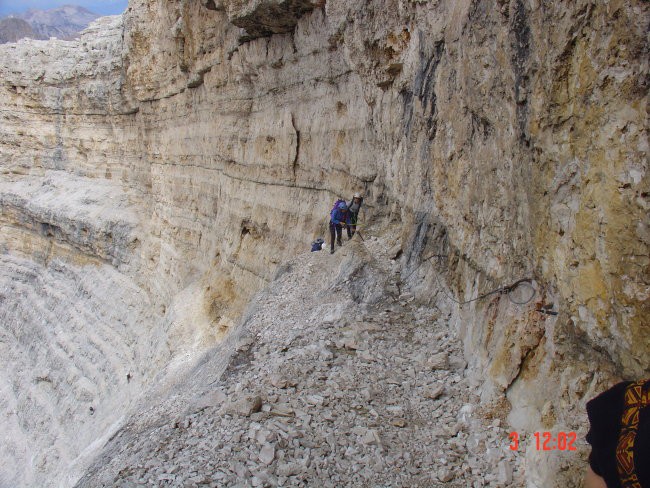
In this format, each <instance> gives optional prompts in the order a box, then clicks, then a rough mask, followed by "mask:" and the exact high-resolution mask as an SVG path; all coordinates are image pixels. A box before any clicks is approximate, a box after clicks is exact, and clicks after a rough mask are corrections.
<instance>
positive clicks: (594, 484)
mask: <svg viewBox="0 0 650 488" xmlns="http://www.w3.org/2000/svg"><path fill="white" fill-rule="evenodd" d="M585 488H607V484H606V483H605V480H604V479H603V478H601V477H600V476H598V475H597V474H596V473H594V471H593V470H592V469H591V466H587V476H585Z"/></svg>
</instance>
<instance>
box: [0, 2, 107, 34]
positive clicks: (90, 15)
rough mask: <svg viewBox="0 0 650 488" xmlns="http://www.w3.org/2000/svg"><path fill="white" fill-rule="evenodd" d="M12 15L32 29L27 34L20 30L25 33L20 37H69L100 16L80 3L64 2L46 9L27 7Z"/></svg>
mask: <svg viewBox="0 0 650 488" xmlns="http://www.w3.org/2000/svg"><path fill="white" fill-rule="evenodd" d="M13 17H14V18H16V19H22V20H24V21H25V22H27V23H28V24H29V25H30V26H31V28H32V30H33V33H32V34H29V33H28V32H27V31H26V30H25V29H23V30H22V31H21V32H23V33H24V34H25V35H23V36H22V37H32V38H36V39H49V38H50V37H58V38H60V39H70V38H74V37H76V36H77V35H78V34H79V32H81V31H82V30H84V29H85V28H86V27H88V24H90V23H91V22H92V21H93V20H95V19H96V18H98V17H100V16H99V15H98V14H96V13H94V12H91V11H90V10H88V9H87V8H84V7H82V6H80V5H72V4H66V5H62V6H60V7H55V8H51V9H48V10H37V9H29V10H27V11H26V12H24V13H22V14H16V15H14V16H13ZM12 38H13V37H12ZM5 42H9V41H5Z"/></svg>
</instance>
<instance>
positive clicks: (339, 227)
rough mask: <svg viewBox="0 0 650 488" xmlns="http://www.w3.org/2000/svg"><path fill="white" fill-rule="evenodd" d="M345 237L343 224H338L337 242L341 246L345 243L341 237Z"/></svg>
mask: <svg viewBox="0 0 650 488" xmlns="http://www.w3.org/2000/svg"><path fill="white" fill-rule="evenodd" d="M342 235H343V227H342V226H341V224H338V225H337V226H336V242H338V244H339V246H342V245H343V243H342V242H341V236H342Z"/></svg>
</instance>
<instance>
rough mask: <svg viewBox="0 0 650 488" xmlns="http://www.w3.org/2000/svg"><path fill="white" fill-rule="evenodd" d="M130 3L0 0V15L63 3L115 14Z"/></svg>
mask: <svg viewBox="0 0 650 488" xmlns="http://www.w3.org/2000/svg"><path fill="white" fill-rule="evenodd" d="M128 3H129V2H128V0H103V1H102V0H0V17H4V16H5V15H9V14H19V13H22V12H24V11H26V10H27V9H30V8H34V9H39V10H47V9H50V8H55V7H60V6H62V5H80V6H82V7H84V8H87V9H88V10H90V11H92V12H95V13H97V14H101V15H113V14H121V13H122V12H124V10H126V6H127V4H128Z"/></svg>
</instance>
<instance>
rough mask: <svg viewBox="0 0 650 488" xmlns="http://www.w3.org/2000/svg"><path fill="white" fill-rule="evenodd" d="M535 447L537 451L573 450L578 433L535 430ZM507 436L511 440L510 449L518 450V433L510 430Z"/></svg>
mask: <svg viewBox="0 0 650 488" xmlns="http://www.w3.org/2000/svg"><path fill="white" fill-rule="evenodd" d="M533 436H534V437H535V449H537V450H538V451H575V450H576V447H575V442H576V439H577V438H578V435H577V434H576V433H575V432H573V431H570V432H563V431H560V432H558V433H557V435H556V434H553V433H552V432H548V431H546V432H535V433H534V434H533ZM508 438H509V439H510V440H511V441H512V442H511V443H510V446H509V448H510V450H511V451H517V450H519V433H518V432H511V433H510V435H509V436H508Z"/></svg>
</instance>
